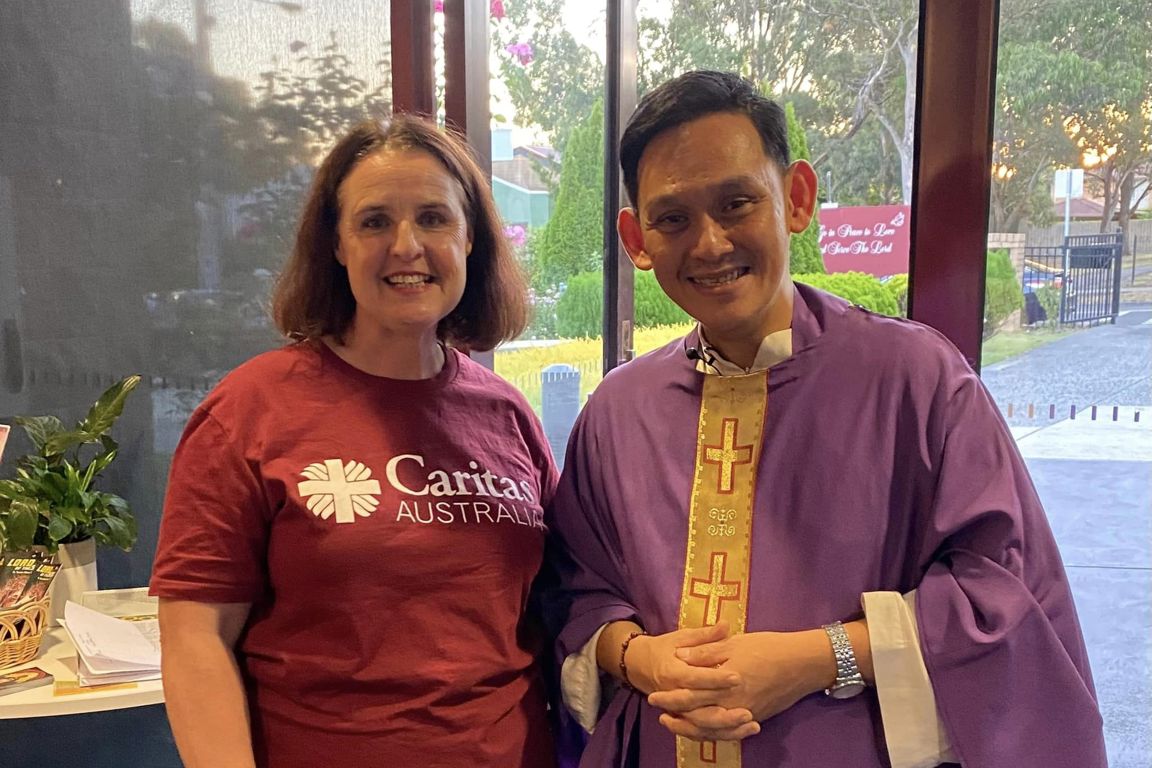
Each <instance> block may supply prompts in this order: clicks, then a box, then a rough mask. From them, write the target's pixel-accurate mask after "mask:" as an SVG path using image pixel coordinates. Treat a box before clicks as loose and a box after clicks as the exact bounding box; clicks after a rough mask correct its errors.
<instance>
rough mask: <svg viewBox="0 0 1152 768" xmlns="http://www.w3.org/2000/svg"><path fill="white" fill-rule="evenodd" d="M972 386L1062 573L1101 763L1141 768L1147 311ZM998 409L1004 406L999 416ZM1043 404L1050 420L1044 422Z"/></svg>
mask: <svg viewBox="0 0 1152 768" xmlns="http://www.w3.org/2000/svg"><path fill="white" fill-rule="evenodd" d="M984 381H985V383H986V384H987V386H988V388H989V390H990V391H991V392H992V393H993V396H994V397H995V398H996V402H997V404H998V405H999V406H1000V409H1001V412H1002V413H1005V415H1006V418H1008V421H1009V424H1010V425H1011V427H1012V433H1013V435H1015V437H1016V440H1017V445H1018V446H1019V448H1020V452H1021V454H1022V455H1023V456H1024V459H1025V461H1026V462H1027V464H1028V467H1029V470H1030V472H1031V473H1032V479H1033V481H1034V482H1035V484H1036V489H1037V492H1038V493H1039V494H1040V498H1041V500H1042V501H1043V503H1044V507H1045V510H1046V511H1047V514H1048V518H1049V520H1050V522H1051V525H1052V531H1053V534H1054V535H1055V537H1056V540H1057V542H1058V544H1059V546H1060V551H1061V553H1062V555H1063V558H1064V562H1065V566H1066V567H1067V570H1068V577H1069V580H1070V582H1071V584H1072V589H1073V593H1074V595H1075V598H1076V605H1077V610H1078V613H1079V616H1080V622H1081V625H1082V628H1083V631H1084V637H1085V641H1086V643H1087V646H1088V653H1089V656H1090V657H1091V661H1092V671H1093V675H1094V676H1095V683H1096V690H1097V695H1098V697H1099V700H1100V708H1101V711H1102V712H1103V715H1104V722H1105V736H1106V738H1107V743H1108V754H1109V764H1110V765H1111V767H1112V768H1148V766H1150V765H1152V717H1150V715H1149V713H1150V712H1152V309H1144V308H1140V309H1138V310H1135V311H1130V312H1129V313H1127V314H1125V315H1123V316H1121V317H1120V318H1119V321H1118V323H1117V324H1116V325H1110V326H1099V327H1096V328H1090V329H1086V330H1083V331H1080V332H1078V333H1076V334H1074V335H1072V336H1070V337H1068V338H1066V339H1062V340H1060V341H1057V342H1053V343H1052V344H1049V345H1046V346H1044V347H1041V348H1038V349H1035V350H1032V351H1031V352H1028V353H1026V354H1024V355H1021V356H1020V357H1018V358H1015V359H1013V360H1008V361H1005V362H1003V363H1000V364H998V365H994V366H989V367H988V368H987V369H985V371H984ZM1008 403H1013V404H1014V407H1013V412H1012V415H1011V416H1008V415H1007V410H1008V409H1007V404H1008ZM1029 403H1032V404H1033V406H1034V415H1033V417H1032V418H1028V416H1027V404H1029ZM1073 405H1074V406H1076V417H1075V418H1074V419H1073V418H1070V414H1071V409H1072V406H1073ZM1093 405H1095V406H1096V419H1095V420H1093V419H1092V406H1093ZM1050 406H1055V408H1054V410H1055V418H1049V413H1050V411H1051V410H1052V409H1051V408H1050Z"/></svg>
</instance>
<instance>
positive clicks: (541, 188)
mask: <svg viewBox="0 0 1152 768" xmlns="http://www.w3.org/2000/svg"><path fill="white" fill-rule="evenodd" d="M491 11H492V19H491V25H492V26H491V32H492V35H491V43H492V51H491V62H492V80H491V93H492V188H493V193H494V194H495V197H496V204H497V206H498V207H499V208H500V212H501V214H502V215H503V217H504V221H505V225H506V230H505V231H506V233H507V235H508V237H509V238H510V239H511V240H512V241H513V243H514V244H515V246H516V249H517V251H518V253H519V254H520V257H521V259H522V260H523V264H524V266H525V268H526V269H527V270H528V273H529V276H530V279H531V284H532V301H533V310H534V319H533V322H532V325H531V327H530V328H529V329H528V331H527V333H525V334H524V336H523V337H522V338H520V339H518V340H517V341H514V342H511V343H509V344H505V345H504V346H502V347H500V348H499V349H498V350H496V355H495V366H496V372H497V373H499V374H500V375H501V376H503V377H504V378H506V379H508V380H509V381H510V382H512V383H513V384H514V385H515V386H516V387H518V388H519V389H520V390H521V391H522V392H523V393H524V394H525V396H526V397H527V398H528V400H529V402H531V403H532V407H533V408H535V409H536V411H537V413H538V414H540V416H541V419H542V420H543V422H544V429H545V432H546V433H547V434H548V440H549V442H550V443H551V445H552V448H553V454H554V455H555V457H556V460H557V461H558V462H562V461H563V452H564V447H565V445H566V444H567V440H568V434H569V432H570V431H571V427H572V422H573V420H574V419H575V417H576V414H577V413H578V412H579V409H580V406H581V405H582V404H583V403H584V401H585V399H586V397H587V395H588V393H589V392H591V391H592V389H594V388H595V386H596V384H598V383H599V381H600V378H601V366H602V362H601V361H602V355H603V352H602V347H603V345H602V341H601V324H602V317H603V305H604V303H603V258H604V256H603V254H604V230H603V205H604V194H603V193H604V41H605V15H604V5H603V4H602V3H588V2H584V1H583V0H535V1H534V2H515V3H498V2H493V3H492V5H491Z"/></svg>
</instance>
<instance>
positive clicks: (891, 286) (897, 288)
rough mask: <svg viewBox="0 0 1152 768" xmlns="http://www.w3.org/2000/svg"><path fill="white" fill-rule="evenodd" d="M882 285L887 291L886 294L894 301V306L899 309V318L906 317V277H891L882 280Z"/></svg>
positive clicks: (904, 275) (901, 275)
mask: <svg viewBox="0 0 1152 768" xmlns="http://www.w3.org/2000/svg"><path fill="white" fill-rule="evenodd" d="M882 283H883V285H884V287H885V288H887V289H888V293H890V294H892V298H893V299H895V300H896V306H897V307H899V309H900V317H908V275H906V274H899V275H892V276H890V277H888V278H887V279H885V280H883V281H882Z"/></svg>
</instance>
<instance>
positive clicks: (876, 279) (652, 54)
mask: <svg viewBox="0 0 1152 768" xmlns="http://www.w3.org/2000/svg"><path fill="white" fill-rule="evenodd" d="M638 14H639V25H640V48H639V61H638V69H639V87H640V93H641V95H643V94H644V93H645V92H646V91H648V90H649V89H651V88H652V87H654V86H655V85H658V84H659V83H661V82H664V81H666V80H668V79H670V78H672V77H675V76H676V75H678V74H681V73H683V72H685V71H688V70H692V69H718V70H724V71H734V72H739V73H740V74H742V75H744V76H745V77H747V78H749V79H750V80H752V81H753V82H754V83H756V84H758V85H759V86H760V88H761V90H762V91H763V92H764V93H766V94H768V95H770V96H772V97H773V98H775V99H776V100H778V101H779V102H780V103H781V104H783V105H785V108H786V109H787V111H788V112H789V144H790V148H791V153H792V155H793V157H794V158H803V159H807V160H809V161H810V162H812V164H813V166H814V167H815V169H816V172H817V176H818V178H819V182H820V191H819V198H820V201H821V208H820V210H819V212H818V215H817V217H816V220H815V221H814V222H813V224H812V225H811V226H810V227H809V229H808V230H807V231H805V232H803V233H801V234H798V235H794V236H793V238H792V258H791V270H792V273H793V275H794V276H796V279H798V280H800V281H801V282H807V283H810V284H812V285H814V286H816V287H818V288H823V289H825V290H828V291H830V292H832V293H835V294H838V295H841V296H844V297H845V298H847V299H849V300H851V301H853V302H856V303H860V304H863V305H864V306H867V307H869V308H871V309H874V310H876V311H878V312H883V313H886V314H892V315H903V314H905V311H906V306H907V302H906V296H907V284H908V283H907V272H908V248H909V243H910V231H911V230H910V227H911V208H910V201H911V197H912V146H913V128H914V123H913V116H914V111H915V92H916V44H917V23H918V20H919V17H918V4H917V3H915V2H912V1H911V0H870V1H869V2H867V3H845V2H837V1H836V0H782V1H781V2H772V3H746V2H739V1H737V0H720V1H718V2H696V1H695V0H640V2H639V6H638ZM852 272H855V273H860V274H857V275H850V274H848V273H852ZM657 301H658V293H657V292H655V291H652V290H650V289H648V288H646V287H645V286H643V285H642V283H641V280H640V278H638V280H637V285H636V327H637V344H636V348H637V352H641V351H643V347H644V344H643V343H642V342H641V336H642V330H643V329H644V328H652V327H653V326H658V325H659V324H661V323H662V322H667V320H666V319H665V314H664V312H663V311H662V310H660V309H657V308H654V307H653V303H654V302H657ZM683 330H684V327H683V326H682V325H681V324H678V323H677V324H675V325H674V326H673V327H669V328H667V329H665V330H661V331H658V332H657V331H655V330H654V331H653V335H652V338H651V341H650V343H651V344H652V345H653V346H656V345H658V344H659V343H662V341H661V340H663V341H666V340H668V339H672V338H675V337H676V336H677V335H680V334H682V333H683Z"/></svg>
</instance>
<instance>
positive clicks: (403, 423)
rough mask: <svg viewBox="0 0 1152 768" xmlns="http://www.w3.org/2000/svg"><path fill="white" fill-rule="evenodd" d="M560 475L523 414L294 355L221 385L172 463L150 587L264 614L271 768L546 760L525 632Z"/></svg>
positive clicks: (502, 402)
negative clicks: (547, 511) (545, 517)
mask: <svg viewBox="0 0 1152 768" xmlns="http://www.w3.org/2000/svg"><path fill="white" fill-rule="evenodd" d="M555 483H556V470H555V467H554V465H553V463H552V459H551V455H550V453H549V449H548V444H547V442H546V441H545V438H544V435H543V432H542V430H541V428H540V424H539V422H538V421H537V419H536V417H535V416H534V415H533V414H532V411H531V409H530V408H529V406H528V404H527V402H526V401H525V400H524V398H523V397H522V396H521V395H520V393H519V392H517V391H516V390H515V389H513V388H512V387H511V386H509V385H508V384H507V383H505V382H504V381H503V380H502V379H500V378H499V377H497V376H496V375H495V374H493V373H491V372H490V371H488V370H486V369H485V368H483V367H481V366H480V365H477V364H476V363H474V362H472V361H471V360H469V359H468V358H467V357H466V356H464V355H462V354H460V353H458V352H456V351H453V350H449V352H448V354H447V361H446V363H445V365H444V368H443V369H442V371H441V372H440V373H439V374H438V375H437V376H436V377H434V378H432V379H427V380H422V381H403V380H396V379H384V378H380V377H377V376H372V375H369V374H367V373H364V372H363V371H360V370H358V369H356V368H354V367H352V366H350V365H348V364H347V363H345V362H344V361H343V360H341V359H340V358H339V357H338V356H337V355H336V354H334V353H333V352H332V351H331V350H329V349H328V348H327V347H326V346H324V345H323V344H319V343H302V344H298V345H295V346H290V347H286V348H283V349H279V350H276V351H273V352H269V353H266V354H264V355H261V356H259V357H257V358H255V359H253V360H251V361H249V362H248V363H246V364H245V365H243V366H241V367H239V368H237V369H236V370H235V371H233V372H232V373H231V374H229V375H228V376H227V377H226V378H225V379H224V381H222V382H221V383H220V385H219V386H218V387H217V388H216V389H215V390H214V391H213V392H212V393H211V394H210V395H209V396H208V398H207V399H205V401H204V402H203V403H202V404H201V406H200V407H199V408H198V409H197V410H196V412H195V413H194V414H193V416H192V418H191V419H190V420H189V422H188V426H187V428H186V430H185V433H184V437H183V439H182V441H181V443H180V446H179V448H178V449H177V451H176V455H175V457H174V459H173V464H172V472H171V476H170V478H169V483H168V494H167V499H166V501H165V506H164V516H163V520H162V523H161V530H160V542H159V547H158V551H157V553H156V561H155V565H154V569H153V574H152V583H151V589H152V593H153V594H156V595H160V596H162V597H167V598H177V599H184V600H197V601H203V602H221V603H229V602H250V603H251V604H252V610H251V614H250V616H249V620H248V624H247V626H246V628H245V631H244V633H243V635H242V637H241V640H240V644H239V646H238V656H239V659H240V664H241V669H242V670H243V674H244V677H245V682H246V685H247V687H248V698H249V708H250V710H251V713H252V720H253V744H254V748H255V750H256V753H257V760H258V762H259V764H260V765H262V766H271V767H272V768H295V767H296V766H301V767H303V766H307V767H308V768H312V767H313V766H316V765H341V766H403V765H413V766H416V765H419V766H469V768H476V767H478V766H500V767H501V768H505V767H513V766H525V767H528V766H531V767H532V768H535V766H548V765H552V761H553V757H552V748H551V737H550V734H549V732H548V725H547V722H546V719H545V697H544V694H543V690H542V683H541V679H540V673H539V670H538V668H537V666H536V662H535V658H534V655H535V654H537V653H538V652H539V651H540V641H539V639H538V638H536V637H535V636H534V634H533V633H532V632H530V631H529V630H528V629H527V628H526V626H525V622H524V621H522V616H523V613H524V609H525V605H526V603H527V600H528V592H529V587H530V584H531V582H532V579H533V577H534V576H535V574H536V572H537V570H538V568H539V566H540V561H541V556H542V551H543V543H544V525H543V522H542V509H543V506H544V504H546V503H547V502H548V500H549V499H550V496H551V494H552V492H553V489H554V487H555Z"/></svg>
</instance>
